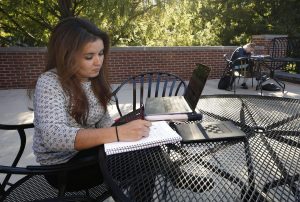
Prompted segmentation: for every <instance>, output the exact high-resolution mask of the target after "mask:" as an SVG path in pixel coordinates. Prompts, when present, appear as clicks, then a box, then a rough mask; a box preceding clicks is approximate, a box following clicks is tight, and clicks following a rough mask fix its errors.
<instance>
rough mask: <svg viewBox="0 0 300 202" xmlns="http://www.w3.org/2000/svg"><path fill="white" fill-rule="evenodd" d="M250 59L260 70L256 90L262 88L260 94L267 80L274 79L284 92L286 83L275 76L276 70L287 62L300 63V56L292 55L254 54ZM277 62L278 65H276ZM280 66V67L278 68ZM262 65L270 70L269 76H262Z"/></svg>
mask: <svg viewBox="0 0 300 202" xmlns="http://www.w3.org/2000/svg"><path fill="white" fill-rule="evenodd" d="M250 59H251V60H252V61H254V63H255V64H256V71H257V72H258V74H259V75H258V78H259V80H258V84H257V86H256V90H259V89H260V94H261V95H262V90H263V88H262V84H263V83H264V82H266V81H267V80H270V79H273V80H274V81H275V82H276V83H277V84H278V85H279V86H280V88H281V89H282V92H284V89H285V83H284V82H282V81H280V80H279V79H277V78H276V76H275V70H276V69H278V70H280V69H282V68H283V67H284V66H285V64H288V63H299V62H300V58H291V57H280V58H275V57H271V56H269V55H254V56H251V57H250ZM275 64H277V65H275ZM278 66H279V67H280V68H278ZM262 67H266V68H267V69H269V71H270V75H269V77H268V78H265V79H263V78H262Z"/></svg>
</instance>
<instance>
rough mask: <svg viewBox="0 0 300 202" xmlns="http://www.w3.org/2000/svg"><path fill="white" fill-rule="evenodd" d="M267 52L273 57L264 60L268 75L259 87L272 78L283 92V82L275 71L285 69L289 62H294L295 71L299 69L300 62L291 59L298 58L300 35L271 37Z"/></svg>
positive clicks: (299, 56)
mask: <svg viewBox="0 0 300 202" xmlns="http://www.w3.org/2000/svg"><path fill="white" fill-rule="evenodd" d="M268 54H269V55H270V56H271V58H273V59H272V60H271V61H266V62H265V64H266V65H265V66H266V67H267V68H268V69H269V77H268V78H267V79H266V80H264V81H262V82H260V87H262V84H263V83H264V82H266V81H268V80H270V79H272V80H274V81H275V82H276V83H277V84H278V85H279V86H280V88H281V89H282V92H284V90H285V83H284V82H283V81H281V80H279V79H278V77H277V76H276V75H275V72H276V71H277V70H285V68H286V67H287V66H288V65H289V64H292V65H293V64H295V65H296V68H298V70H297V71H300V70H299V69H300V63H299V62H295V61H293V59H294V58H300V37H277V38H274V39H272V42H271V46H270V47H269V50H268ZM261 90H262V89H261Z"/></svg>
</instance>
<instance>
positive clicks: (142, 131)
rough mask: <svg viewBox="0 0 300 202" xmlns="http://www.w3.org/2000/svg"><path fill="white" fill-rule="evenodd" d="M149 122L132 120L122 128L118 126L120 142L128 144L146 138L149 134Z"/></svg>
mask: <svg viewBox="0 0 300 202" xmlns="http://www.w3.org/2000/svg"><path fill="white" fill-rule="evenodd" d="M150 126H151V122H150V121H145V120H134V121H131V122H129V123H127V124H124V125H122V126H118V134H119V141H120V142H122V141H123V142H129V141H136V140H140V139H141V138H143V137H148V136H149V132H150Z"/></svg>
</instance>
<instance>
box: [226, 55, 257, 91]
mask: <svg viewBox="0 0 300 202" xmlns="http://www.w3.org/2000/svg"><path fill="white" fill-rule="evenodd" d="M223 57H224V59H225V61H226V67H225V70H224V73H223V74H230V75H231V82H230V87H229V89H228V90H233V92H234V94H235V93H236V83H235V80H236V78H238V79H239V80H240V77H241V74H242V72H243V73H244V74H246V72H247V71H249V72H250V77H251V78H252V86H253V72H254V71H253V68H252V67H251V65H249V67H247V68H248V70H247V69H246V68H240V69H236V68H235V67H236V66H243V65H246V64H251V61H250V58H249V57H239V58H237V59H236V60H234V61H231V60H230V59H229V58H228V57H227V54H224V55H223ZM239 80H238V83H239Z"/></svg>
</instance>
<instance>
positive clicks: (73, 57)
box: [33, 17, 151, 191]
mask: <svg viewBox="0 0 300 202" xmlns="http://www.w3.org/2000/svg"><path fill="white" fill-rule="evenodd" d="M108 51H109V37H108V35H107V34H106V33H105V32H103V31H101V30H99V29H98V28H97V26H95V25H94V24H93V23H91V22H90V21H88V20H86V19H83V18H77V17H70V18H66V19H64V20H62V21H60V22H59V23H58V24H57V25H56V26H55V28H54V29H53V30H52V33H51V37H50V41H49V43H48V52H47V60H48V61H47V65H46V68H45V72H44V73H42V74H41V75H40V76H39V78H38V80H37V82H36V85H35V91H34V99H33V107H34V126H35V131H34V138H33V151H34V154H35V156H36V160H37V162H38V163H40V164H41V165H55V164H62V163H66V162H74V161H75V162H76V161H78V160H80V159H81V158H85V157H88V156H92V155H97V154H98V149H97V147H96V146H99V145H102V144H105V143H110V142H117V141H137V140H139V139H141V138H143V137H147V136H148V135H149V130H150V129H149V127H150V126H151V123H150V122H148V121H145V120H134V121H131V122H129V123H127V124H124V125H121V126H118V127H116V126H115V127H112V126H111V125H112V124H113V120H112V119H111V117H110V115H109V113H108V109H107V106H108V104H109V102H110V99H111V88H110V85H109V83H108V79H107V55H108ZM96 159H97V158H96ZM45 177H46V179H47V180H48V182H49V183H50V184H51V185H53V186H56V185H57V183H58V177H57V176H55V175H51V176H45ZM66 181H67V182H68V184H67V187H66V190H68V191H70V190H80V189H82V188H86V187H93V186H96V185H98V184H101V183H102V182H103V179H102V175H101V173H100V168H99V166H98V163H97V162H95V164H93V165H89V166H86V167H84V168H82V169H80V170H76V171H70V172H69V173H68V175H67V180H66Z"/></svg>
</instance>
